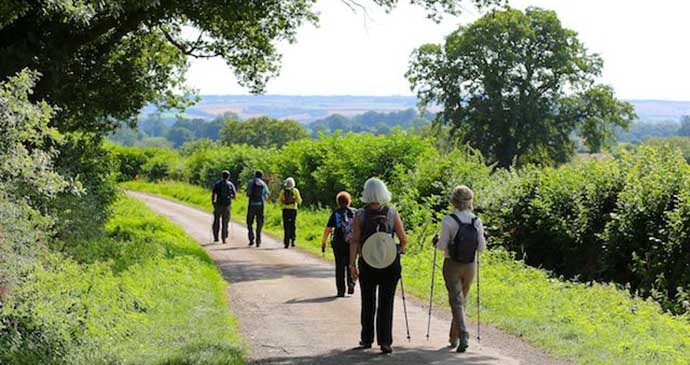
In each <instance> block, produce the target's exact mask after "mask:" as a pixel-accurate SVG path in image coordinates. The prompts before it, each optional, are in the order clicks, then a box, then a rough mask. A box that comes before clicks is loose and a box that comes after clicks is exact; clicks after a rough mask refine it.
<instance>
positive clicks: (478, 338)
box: [477, 251, 482, 347]
mask: <svg viewBox="0 0 690 365" xmlns="http://www.w3.org/2000/svg"><path fill="white" fill-rule="evenodd" d="M480 330H481V322H480V319H479V251H477V344H479V346H480V347H481V345H482V338H481V336H480Z"/></svg>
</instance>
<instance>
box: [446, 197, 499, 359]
mask: <svg viewBox="0 0 690 365" xmlns="http://www.w3.org/2000/svg"><path fill="white" fill-rule="evenodd" d="M473 199H474V193H473V192H472V190H470V188H468V187H467V186H464V185H460V186H456V187H455V188H454V189H453V192H452V193H451V196H450V202H451V204H452V205H453V207H454V208H455V209H454V210H453V212H451V213H450V214H448V215H447V216H445V217H444V218H443V221H442V222H441V237H440V238H439V239H438V241H437V242H435V246H436V249H437V250H441V251H443V253H444V255H445V260H444V261H443V279H444V281H445V282H446V288H447V289H448V300H449V302H450V307H451V310H452V313H453V321H452V322H451V326H450V334H449V341H450V346H451V347H453V348H456V349H457V352H465V351H466V350H467V347H468V346H469V338H470V335H469V333H468V332H467V327H466V325H465V306H466V304H467V295H468V294H469V292H470V287H471V285H472V281H473V280H474V277H475V276H476V273H477V260H476V255H477V252H478V251H484V250H486V238H485V237H484V226H483V225H482V221H481V219H479V217H477V216H476V215H475V214H474V213H472V210H473V206H472V201H473Z"/></svg>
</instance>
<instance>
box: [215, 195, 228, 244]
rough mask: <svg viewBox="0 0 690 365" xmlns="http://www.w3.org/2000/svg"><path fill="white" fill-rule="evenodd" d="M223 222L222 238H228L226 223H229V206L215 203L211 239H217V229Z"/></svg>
mask: <svg viewBox="0 0 690 365" xmlns="http://www.w3.org/2000/svg"><path fill="white" fill-rule="evenodd" d="M221 221H222V222H223V230H222V238H223V241H225V239H226V238H228V224H229V223H230V206H229V205H221V204H216V205H214V206H213V240H214V241H218V231H219V230H220V226H221Z"/></svg>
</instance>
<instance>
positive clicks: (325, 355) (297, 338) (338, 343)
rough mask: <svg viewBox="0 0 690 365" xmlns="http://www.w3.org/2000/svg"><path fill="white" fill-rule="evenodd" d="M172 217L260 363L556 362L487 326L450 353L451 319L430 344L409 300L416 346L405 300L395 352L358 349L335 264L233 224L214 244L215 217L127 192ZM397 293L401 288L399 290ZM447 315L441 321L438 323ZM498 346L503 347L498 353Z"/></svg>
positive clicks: (442, 321) (354, 311) (437, 321)
mask: <svg viewBox="0 0 690 365" xmlns="http://www.w3.org/2000/svg"><path fill="white" fill-rule="evenodd" d="M129 194H130V195H132V196H134V197H136V198H138V199H141V200H142V201H144V202H145V203H146V204H147V205H148V206H149V207H150V208H151V209H153V210H155V211H156V212H158V213H160V214H162V215H164V216H166V217H168V218H169V219H170V220H171V221H173V222H174V223H176V224H178V225H180V226H181V227H183V228H184V230H185V231H186V232H187V233H188V234H189V235H190V236H192V237H193V238H195V239H196V240H197V241H198V242H199V243H201V244H202V245H203V246H204V248H205V249H206V250H207V251H208V252H209V254H210V255H211V258H212V259H213V260H214V261H215V263H216V265H217V266H218V267H219V268H220V270H221V272H222V274H223V277H224V278H225V279H226V280H228V281H229V282H230V283H231V285H230V288H229V293H228V297H229V301H230V305H231V306H232V310H233V311H234V313H235V315H236V316H237V318H238V321H239V325H240V332H241V334H242V336H243V337H244V338H245V340H246V342H247V344H248V345H249V347H250V350H251V352H250V356H249V358H250V361H252V362H253V363H256V364H352V365H356V364H364V363H370V362H371V363H377V364H451V363H452V364H458V363H461V364H518V363H524V364H553V363H556V361H554V360H553V359H550V358H548V357H546V356H544V355H543V354H541V353H539V352H538V351H536V350H534V349H532V348H530V347H529V346H527V345H525V344H524V343H523V342H521V341H519V340H517V339H515V338H512V337H510V336H507V335H504V334H502V333H501V332H500V331H497V330H495V329H492V328H486V330H484V328H483V329H482V346H481V348H479V347H478V346H477V344H476V342H475V341H472V342H471V346H470V348H469V350H468V352H467V353H464V354H457V353H455V352H453V351H450V350H449V349H448V348H446V345H447V342H446V341H447V329H448V315H447V313H437V314H435V315H434V317H433V318H432V335H431V340H430V341H427V340H426V337H425V334H426V323H427V322H426V321H427V311H428V309H425V307H423V306H421V305H419V304H418V303H416V302H413V301H411V300H408V301H407V310H408V315H409V321H410V332H411V336H412V341H411V342H408V341H407V339H406V334H405V322H404V317H403V310H402V309H403V306H402V301H401V298H400V297H398V298H396V303H395V320H394V344H393V349H394V353H393V354H392V355H389V356H386V355H380V352H379V350H378V347H374V348H373V349H372V350H366V351H362V350H355V349H354V347H355V346H356V345H357V342H358V340H359V329H360V328H359V308H360V298H359V295H358V293H356V294H355V295H354V296H352V297H348V298H336V297H335V283H334V279H333V276H334V273H333V269H332V263H330V262H327V261H324V260H322V259H320V258H318V257H315V256H313V255H310V254H308V253H305V252H302V251H300V250H295V249H289V250H286V249H284V248H283V247H282V242H278V241H276V240H275V239H272V238H270V237H267V236H264V240H263V243H262V247H261V248H260V249H256V248H249V247H247V239H246V229H245V227H243V226H240V225H238V224H233V227H232V233H233V235H232V236H231V240H230V243H229V244H227V245H212V244H209V243H210V242H209V240H210V228H209V227H210V223H211V221H212V217H211V215H210V214H208V213H206V212H203V211H200V210H198V209H195V208H191V207H188V206H185V205H182V204H178V203H175V202H171V201H168V200H165V199H162V198H159V197H155V196H151V195H148V194H142V193H136V192H130V193H129ZM398 292H400V290H398ZM441 317H444V318H441ZM499 349H500V350H499Z"/></svg>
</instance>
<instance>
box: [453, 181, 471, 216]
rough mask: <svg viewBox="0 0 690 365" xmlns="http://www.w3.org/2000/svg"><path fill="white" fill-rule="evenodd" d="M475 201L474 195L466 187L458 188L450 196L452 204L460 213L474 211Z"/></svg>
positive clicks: (460, 186)
mask: <svg viewBox="0 0 690 365" xmlns="http://www.w3.org/2000/svg"><path fill="white" fill-rule="evenodd" d="M473 200H474V193H473V192H472V190H471V189H470V188H468V187H467V186H465V185H458V186H456V187H455V188H454V189H453V192H452V193H451V194H450V203H451V204H453V206H454V207H455V208H456V209H458V210H460V211H463V210H472V209H474V207H473V204H472V201H473Z"/></svg>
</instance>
